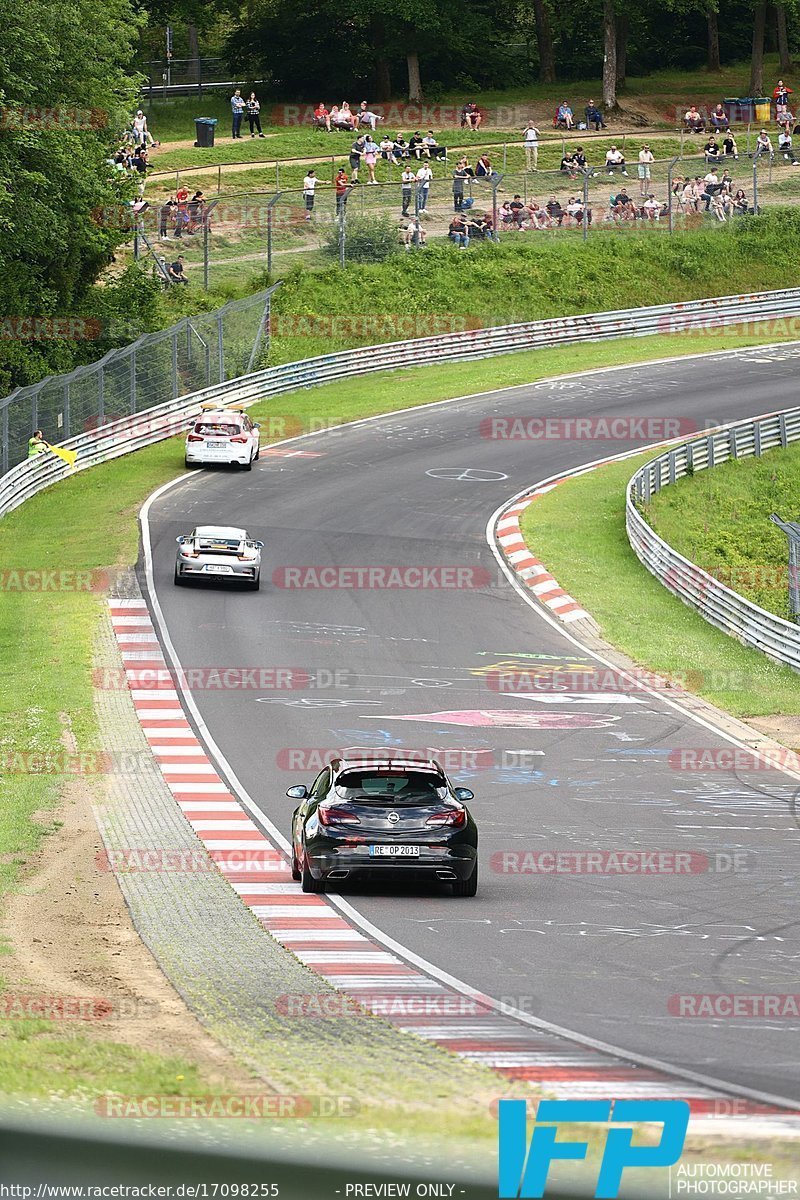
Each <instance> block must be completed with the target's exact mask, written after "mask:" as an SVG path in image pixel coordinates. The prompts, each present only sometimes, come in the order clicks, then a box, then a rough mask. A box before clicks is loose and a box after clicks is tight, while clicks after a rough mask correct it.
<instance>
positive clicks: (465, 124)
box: [461, 100, 483, 129]
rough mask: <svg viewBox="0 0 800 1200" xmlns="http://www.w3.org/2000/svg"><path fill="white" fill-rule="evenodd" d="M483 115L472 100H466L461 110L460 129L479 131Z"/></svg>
mask: <svg viewBox="0 0 800 1200" xmlns="http://www.w3.org/2000/svg"><path fill="white" fill-rule="evenodd" d="M482 120H483V113H482V112H481V110H480V109H479V108H478V106H477V104H476V103H475V101H474V100H468V101H467V102H466V104H465V105H464V107H463V108H462V109H461V128H462V129H480V127H481V122H482Z"/></svg>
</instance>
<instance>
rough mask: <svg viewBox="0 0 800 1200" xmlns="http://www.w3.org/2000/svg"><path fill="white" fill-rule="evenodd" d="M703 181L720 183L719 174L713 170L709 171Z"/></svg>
mask: <svg viewBox="0 0 800 1200" xmlns="http://www.w3.org/2000/svg"><path fill="white" fill-rule="evenodd" d="M703 182H704V183H719V175H717V174H716V173H715V172H713V171H709V173H708V174H707V175H706V176H705V177H704V179H703Z"/></svg>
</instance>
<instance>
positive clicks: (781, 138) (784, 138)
mask: <svg viewBox="0 0 800 1200" xmlns="http://www.w3.org/2000/svg"><path fill="white" fill-rule="evenodd" d="M778 154H782V155H783V157H784V158H785V159H786V161H787V162H790V163H791V164H792V166H793V167H796V166H798V165H800V160H798V159H797V157H796V155H795V153H794V150H793V149H792V135H791V134H790V133H787V132H786V131H785V130H784V131H783V132H781V133H779V134H778Z"/></svg>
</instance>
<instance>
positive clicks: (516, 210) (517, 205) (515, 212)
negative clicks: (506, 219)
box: [508, 192, 525, 227]
mask: <svg viewBox="0 0 800 1200" xmlns="http://www.w3.org/2000/svg"><path fill="white" fill-rule="evenodd" d="M508 207H509V208H510V209H511V220H512V221H513V222H514V224H515V225H516V226H517V227H521V226H522V223H523V221H524V219H525V205H524V204H523V203H522V199H521V197H520V194H519V192H517V193H516V194H515V196H514V199H513V200H512V201H511V203H510V204H509V206H508Z"/></svg>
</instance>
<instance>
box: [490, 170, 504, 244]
mask: <svg viewBox="0 0 800 1200" xmlns="http://www.w3.org/2000/svg"><path fill="white" fill-rule="evenodd" d="M504 178H505V176H503V175H497V176H496V177H495V178H494V179H493V180H492V227H493V229H494V231H495V234H496V233H497V189H498V188H499V187H500V184H501V183H502V182H503V179H504Z"/></svg>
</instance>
